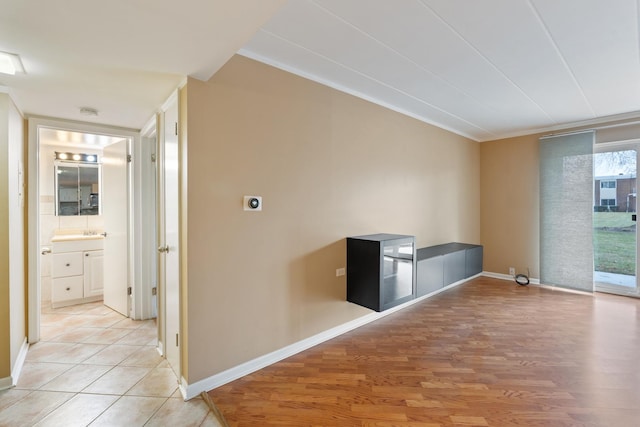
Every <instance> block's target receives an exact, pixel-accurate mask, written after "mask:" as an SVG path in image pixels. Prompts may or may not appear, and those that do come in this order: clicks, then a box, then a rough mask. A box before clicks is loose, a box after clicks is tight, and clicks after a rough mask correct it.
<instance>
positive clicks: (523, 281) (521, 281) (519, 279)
mask: <svg viewBox="0 0 640 427" xmlns="http://www.w3.org/2000/svg"><path fill="white" fill-rule="evenodd" d="M514 279H515V281H516V283H517V284H518V285H520V286H527V285H528V284H529V269H528V268H527V274H516V276H515V277H514Z"/></svg>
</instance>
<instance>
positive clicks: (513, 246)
mask: <svg viewBox="0 0 640 427" xmlns="http://www.w3.org/2000/svg"><path fill="white" fill-rule="evenodd" d="M584 129H590V127H588V126H581V127H576V128H572V129H566V130H562V131H561V133H567V132H573V131H578V130H584ZM547 134H548V133H547ZM542 135H543V134H534V135H526V136H521V137H516V138H508V139H501V140H496V141H487V142H483V143H482V144H480V170H481V172H480V176H481V187H480V194H481V196H482V198H481V209H480V212H481V215H480V217H481V224H480V229H481V234H482V237H481V241H482V244H483V245H484V271H488V272H492V273H501V274H508V273H509V267H515V268H516V270H517V272H518V273H526V272H527V268H529V269H530V275H531V277H532V278H539V277H540V245H539V241H540V226H539V222H540V215H539V203H538V200H539V167H540V166H539V156H538V139H539V138H540V137H541V136H542ZM639 136H640V124H637V121H635V120H620V121H615V122H609V123H601V124H599V125H598V126H597V130H596V143H597V144H599V143H606V142H616V141H621V140H631V139H637V138H638V137H639Z"/></svg>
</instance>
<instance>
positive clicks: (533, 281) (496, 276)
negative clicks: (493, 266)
mask: <svg viewBox="0 0 640 427" xmlns="http://www.w3.org/2000/svg"><path fill="white" fill-rule="evenodd" d="M482 275H483V276H485V277H492V278H494V279H502V280H509V281H512V282H514V283H515V280H514V278H513V277H511V276H509V275H508V274H501V273H492V272H490V271H483V272H482ZM529 282H530V283H529V284H530V285H533V286H539V287H541V288H544V289H549V290H552V291H559V292H568V293H570V294H578V295H591V296H593V293H591V292H586V291H579V290H577V289H569V288H561V287H558V286H554V285H545V284H542V283H540V279H532V278H529Z"/></svg>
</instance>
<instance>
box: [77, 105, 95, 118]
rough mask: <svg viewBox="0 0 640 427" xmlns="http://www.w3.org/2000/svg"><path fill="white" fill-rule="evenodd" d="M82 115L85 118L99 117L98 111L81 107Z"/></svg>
mask: <svg viewBox="0 0 640 427" xmlns="http://www.w3.org/2000/svg"><path fill="white" fill-rule="evenodd" d="M80 114H82V115H83V116H97V115H98V110H96V109H95V108H91V107H81V108H80Z"/></svg>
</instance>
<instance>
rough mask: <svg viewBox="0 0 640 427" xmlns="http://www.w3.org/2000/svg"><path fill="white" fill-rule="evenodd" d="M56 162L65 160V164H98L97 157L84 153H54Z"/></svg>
mask: <svg viewBox="0 0 640 427" xmlns="http://www.w3.org/2000/svg"><path fill="white" fill-rule="evenodd" d="M56 160H65V161H67V162H84V163H98V155H97V154H85V153H63V152H60V151H56Z"/></svg>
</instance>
